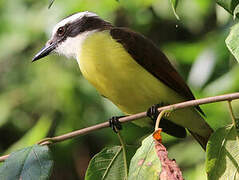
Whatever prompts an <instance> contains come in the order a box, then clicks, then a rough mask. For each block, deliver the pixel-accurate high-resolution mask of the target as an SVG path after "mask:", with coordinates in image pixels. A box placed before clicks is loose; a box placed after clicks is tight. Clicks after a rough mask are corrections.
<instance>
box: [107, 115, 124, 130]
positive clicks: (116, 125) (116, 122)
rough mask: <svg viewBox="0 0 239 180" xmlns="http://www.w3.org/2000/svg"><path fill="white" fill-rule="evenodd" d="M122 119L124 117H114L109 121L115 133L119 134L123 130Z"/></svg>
mask: <svg viewBox="0 0 239 180" xmlns="http://www.w3.org/2000/svg"><path fill="white" fill-rule="evenodd" d="M121 117H123V116H113V117H111V118H110V119H109V124H110V127H111V128H112V129H113V131H114V132H115V133H117V132H118V131H120V130H121V129H122V125H121V123H120V122H119V118H121Z"/></svg>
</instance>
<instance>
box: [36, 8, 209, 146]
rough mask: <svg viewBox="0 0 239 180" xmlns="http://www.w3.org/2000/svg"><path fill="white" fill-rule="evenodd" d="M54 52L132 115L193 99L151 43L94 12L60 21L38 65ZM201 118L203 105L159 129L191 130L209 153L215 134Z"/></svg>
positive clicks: (147, 121) (166, 121) (179, 134)
mask: <svg viewBox="0 0 239 180" xmlns="http://www.w3.org/2000/svg"><path fill="white" fill-rule="evenodd" d="M51 52H56V53H59V54H62V55H65V56H66V57H73V58H75V59H76V60H77V62H78V64H79V67H80V70H81V72H82V74H83V76H84V77H85V78H86V79H87V80H88V81H89V82H90V83H91V84H92V85H93V86H94V87H95V88H96V89H97V91H98V92H99V93H100V94H101V95H103V96H104V97H106V98H108V99H109V100H111V101H112V102H113V103H114V104H115V105H116V106H117V107H118V108H119V109H121V110H122V111H123V112H124V113H125V114H127V115H130V114H135V113H138V112H142V111H145V110H146V109H148V108H149V107H150V106H152V105H154V104H162V103H163V104H165V105H168V104H175V103H179V102H183V101H187V100H192V99H194V96H193V94H192V92H191V90H190V89H189V87H188V86H187V84H186V83H185V81H184V80H183V79H182V78H181V76H180V75H179V74H178V73H177V71H176V70H175V69H174V67H173V66H172V65H171V64H170V62H169V61H168V59H167V57H166V56H165V55H164V54H163V53H162V52H161V51H160V50H159V49H158V48H157V47H156V45H155V44H154V43H153V42H152V41H150V40H149V39H147V38H146V37H144V36H143V35H141V34H139V33H136V32H133V31H131V30H129V29H127V28H120V27H114V26H113V25H111V24H110V23H109V22H106V21H104V20H102V19H101V18H100V17H99V16H97V15H96V14H94V13H91V12H80V13H76V14H73V15H71V16H69V17H67V18H65V19H63V20H62V21H60V22H59V23H58V24H57V25H56V26H55V27H54V29H53V32H52V37H51V39H50V40H49V41H48V42H47V43H46V45H45V47H44V48H43V49H42V50H41V51H40V52H39V53H38V54H36V56H35V57H34V58H33V61H36V60H38V59H40V58H43V57H44V56H47V55H48V54H50V53H51ZM200 113H201V114H200ZM202 115H203V112H202V110H201V109H200V108H199V106H197V107H191V108H185V109H181V110H177V111H174V112H172V113H170V115H169V116H168V117H167V118H164V119H162V120H161V122H160V127H162V129H163V131H165V132H166V133H168V134H171V135H174V136H177V137H185V136H186V130H185V128H187V129H188V130H189V132H190V133H191V134H192V135H193V137H194V138H195V139H196V140H197V141H198V142H199V143H200V144H201V146H202V147H203V148H204V149H205V148H206V144H207V141H208V138H209V137H210V135H211V133H212V132H213V130H212V129H211V128H210V126H209V125H208V124H207V123H206V122H205V120H204V119H203V117H202ZM135 123H136V124H137V125H139V126H149V125H152V120H150V118H144V119H142V120H138V121H135Z"/></svg>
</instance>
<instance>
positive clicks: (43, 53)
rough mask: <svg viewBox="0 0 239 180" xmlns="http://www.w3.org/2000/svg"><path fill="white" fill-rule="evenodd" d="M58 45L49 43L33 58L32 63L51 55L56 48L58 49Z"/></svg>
mask: <svg viewBox="0 0 239 180" xmlns="http://www.w3.org/2000/svg"><path fill="white" fill-rule="evenodd" d="M56 45H57V44H56V43H51V44H50V43H47V44H46V46H45V47H43V48H42V49H41V50H40V51H39V52H38V53H37V54H36V55H35V56H34V58H32V62H34V61H36V60H39V59H41V58H43V57H45V56H47V55H48V54H50V53H51V52H52V51H53V50H54V49H55V48H56Z"/></svg>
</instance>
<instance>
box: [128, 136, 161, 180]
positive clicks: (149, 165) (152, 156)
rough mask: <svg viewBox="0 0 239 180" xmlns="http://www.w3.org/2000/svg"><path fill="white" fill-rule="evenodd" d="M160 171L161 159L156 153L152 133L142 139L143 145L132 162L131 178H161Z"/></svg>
mask: <svg viewBox="0 0 239 180" xmlns="http://www.w3.org/2000/svg"><path fill="white" fill-rule="evenodd" d="M160 171H161V166H160V161H159V159H158V157H157V154H156V153H155V148H154V141H153V138H152V135H150V136H148V137H147V138H145V139H144V140H143V141H142V146H141V147H140V148H139V149H138V150H137V152H136V153H135V155H134V156H133V158H132V160H131V162H130V168H129V180H131V179H132V180H133V179H139V180H140V179H152V180H153V179H159V174H160Z"/></svg>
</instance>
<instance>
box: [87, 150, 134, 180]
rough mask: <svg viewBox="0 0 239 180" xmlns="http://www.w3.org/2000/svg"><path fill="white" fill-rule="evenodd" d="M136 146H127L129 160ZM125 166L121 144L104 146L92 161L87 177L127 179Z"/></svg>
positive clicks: (92, 179)
mask: <svg viewBox="0 0 239 180" xmlns="http://www.w3.org/2000/svg"><path fill="white" fill-rule="evenodd" d="M133 152H135V148H134V147H131V146H126V153H127V155H126V156H127V161H128V162H129V159H130V158H131V157H132V156H133ZM124 169H125V167H124V161H123V151H122V147H121V146H114V147H110V148H104V149H103V150H102V151H101V152H99V153H98V154H96V155H95V156H94V157H93V158H92V159H91V161H90V164H89V167H88V169H87V171H86V175H85V179H86V180H94V179H109V180H114V179H115V180H121V179H122V180H123V179H126V175H125V170H124Z"/></svg>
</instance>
